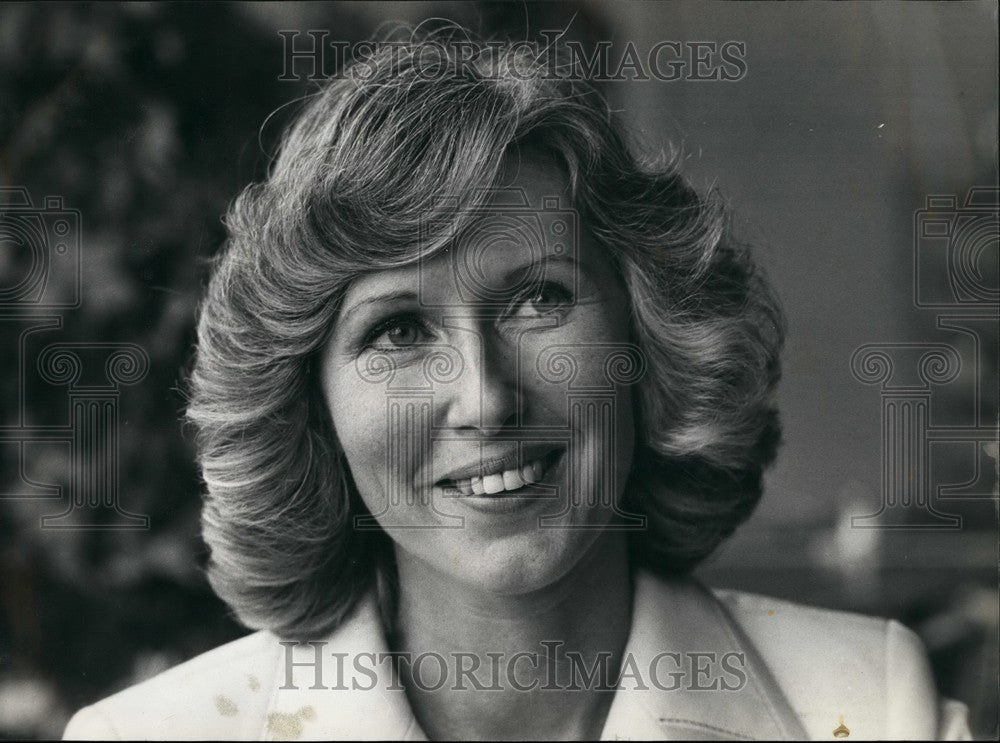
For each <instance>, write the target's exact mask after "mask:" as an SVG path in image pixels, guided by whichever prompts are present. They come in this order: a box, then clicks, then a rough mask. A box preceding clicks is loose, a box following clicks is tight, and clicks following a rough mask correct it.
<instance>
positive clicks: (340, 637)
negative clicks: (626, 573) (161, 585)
mask: <svg viewBox="0 0 1000 743" xmlns="http://www.w3.org/2000/svg"><path fill="white" fill-rule="evenodd" d="M388 653H389V648H388V645H387V643H386V640H385V636H384V633H383V631H382V626H381V622H380V620H379V615H378V611H377V609H376V604H375V600H374V598H373V597H369V598H368V599H366V600H365V601H363V602H362V603H361V604H359V606H358V608H357V609H356V611H355V612H354V614H353V615H352V617H351V618H350V619H349V620H348V621H347V622H345V624H344V625H342V626H341V627H340V628H338V629H337V631H336V632H335V633H334V634H333V635H332V636H331V637H329V638H328V639H327V640H326V641H324V642H317V643H313V644H305V643H301V644H295V645H291V644H290V645H288V646H286V650H285V652H284V653H282V654H281V662H280V663H279V668H278V670H277V674H276V686H277V691H276V693H275V695H274V697H273V699H272V702H271V704H270V705H269V711H268V715H267V721H266V725H267V728H266V730H265V731H264V732H265V736H266V738H267V739H271V740H278V739H282V738H287V737H288V736H289V735H292V737H299V736H301V737H303V738H310V739H328V740H338V739H377V738H381V739H396V740H426V737H425V735H424V733H423V731H422V730H421V729H420V726H419V725H418V724H417V721H416V719H415V718H414V715H413V712H412V710H411V709H410V705H409V702H408V700H407V698H406V694H405V692H404V690H403V687H402V686H401V685H400V684H399V682H398V679H397V676H396V674H395V673H394V669H393V665H392V661H391V658H390V656H389V655H388ZM355 659H359V660H360V661H361V662H360V664H358V665H360V666H361V667H362V668H361V670H359V669H358V668H356V667H355V666H356V664H355ZM289 661H290V662H289ZM625 663H626V664H628V663H631V664H632V665H631V667H630V668H627V669H623V674H622V679H621V683H620V684H619V688H618V690H617V691H616V692H615V697H614V700H613V701H612V704H611V708H610V710H609V712H608V717H607V720H606V722H605V725H604V730H603V732H602V735H601V738H602V740H622V739H632V740H639V739H687V740H691V739H699V740H713V739H714V740H723V739H726V740H729V739H744V740H747V739H749V740H753V739H765V740H786V739H795V738H804V737H805V730H804V729H803V728H802V726H801V723H800V722H799V720H798V718H797V717H796V715H795V713H794V712H793V711H792V709H791V707H790V706H789V704H788V702H787V700H786V699H785V697H784V695H783V694H782V693H781V690H780V688H779V687H778V685H777V683H776V682H775V681H774V678H773V676H772V675H771V672H770V671H769V669H768V668H767V666H766V665H765V663H764V661H763V659H762V658H761V657H760V655H759V653H758V652H757V650H756V649H755V648H754V647H753V645H752V644H751V642H750V641H749V639H748V638H747V637H746V636H745V635H744V634H743V633H742V631H741V630H740V629H739V627H738V625H737V624H736V623H735V622H734V621H733V619H732V618H731V617H730V616H729V614H728V612H727V611H726V610H725V608H724V607H723V606H722V604H721V603H720V602H719V601H718V600H717V599H716V598H715V597H714V595H712V594H711V593H710V592H709V591H707V590H706V589H705V588H704V587H702V586H701V585H700V584H699V583H697V582H695V581H693V580H690V579H684V580H676V581H674V580H670V581H667V580H663V579H661V578H657V577H655V576H653V575H651V574H649V573H645V572H639V573H637V574H636V577H635V594H634V606H633V612H632V628H631V632H630V635H629V639H628V642H627V644H626V648H625Z"/></svg>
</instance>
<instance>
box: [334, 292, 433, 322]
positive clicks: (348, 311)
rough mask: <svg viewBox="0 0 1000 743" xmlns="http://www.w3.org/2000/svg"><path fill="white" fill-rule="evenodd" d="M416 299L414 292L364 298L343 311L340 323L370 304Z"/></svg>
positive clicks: (387, 293) (388, 293) (390, 293)
mask: <svg viewBox="0 0 1000 743" xmlns="http://www.w3.org/2000/svg"><path fill="white" fill-rule="evenodd" d="M416 299H417V294H416V292H411V291H395V292H386V293H384V294H376V295H375V296H373V297H366V298H365V299H362V300H360V301H358V302H355V303H354V304H352V305H351V306H350V307H349V308H348V309H346V310H344V313H343V315H341V321H344V320H347V319H348V318H349V317H350V316H351V315H353V314H354V313H355V312H357V311H358V310H360V309H362V308H363V307H367V306H368V305H370V304H380V303H382V302H400V301H404V300H408V301H415V300H416Z"/></svg>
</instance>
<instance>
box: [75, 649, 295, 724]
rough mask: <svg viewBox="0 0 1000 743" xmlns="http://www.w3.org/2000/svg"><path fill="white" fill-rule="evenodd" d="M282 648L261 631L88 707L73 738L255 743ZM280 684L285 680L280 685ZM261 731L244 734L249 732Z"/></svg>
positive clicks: (78, 718)
mask: <svg viewBox="0 0 1000 743" xmlns="http://www.w3.org/2000/svg"><path fill="white" fill-rule="evenodd" d="M282 650H283V647H282V646H281V644H280V643H279V640H278V638H277V637H276V636H274V635H273V634H271V633H269V632H255V633H253V634H251V635H247V636H246V637H242V638H240V639H238V640H234V641H233V642H229V643H227V644H225V645H221V646H219V647H217V648H214V649H212V650H209V651H208V652H205V653H202V654H201V655H198V656H196V657H194V658H192V659H191V660H188V661H186V662H184V663H181V664H179V665H177V666H174V667H173V668H170V669H168V670H166V671H164V672H163V673H160V674H159V675H157V676H154V677H153V678H150V679H147V680H146V681H143V682H141V683H138V684H136V685H134V686H130V687H129V688H127V689H124V690H123V691H120V692H118V693H117V694H113V695H111V696H109V697H107V698H105V699H102V700H101V701H99V702H96V703H95V704H92V705H90V706H88V707H84V708H83V709H81V710H80V711H78V712H77V713H76V714H75V715H74V716H73V718H72V719H71V720H70V722H69V724H68V725H67V727H66V731H65V733H64V734H63V737H64V738H65V739H67V740H141V739H148V738H150V737H158V736H159V735H163V736H164V737H169V738H171V739H175V740H180V739H191V740H197V739H216V740H232V739H247V738H250V739H255V738H259V736H260V721H261V720H262V719H263V718H264V711H265V710H266V709H267V705H268V702H269V694H268V690H273V689H275V688H276V684H275V678H274V677H275V674H277V673H278V672H279V670H280V662H281V657H282V655H281V652H282ZM278 683H280V681H278ZM248 725H250V726H254V727H255V728H256V729H254V730H250V729H243V728H244V727H246V726H248Z"/></svg>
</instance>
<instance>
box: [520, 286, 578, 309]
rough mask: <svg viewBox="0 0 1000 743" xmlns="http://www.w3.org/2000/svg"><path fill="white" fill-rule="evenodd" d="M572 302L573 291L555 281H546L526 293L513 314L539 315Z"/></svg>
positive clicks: (565, 306)
mask: <svg viewBox="0 0 1000 743" xmlns="http://www.w3.org/2000/svg"><path fill="white" fill-rule="evenodd" d="M572 303H573V293H572V292H571V291H570V290H569V289H567V288H566V287H564V286H563V285H562V284H559V283H557V282H555V281H546V282H543V283H542V284H540V285H539V286H537V287H535V288H533V289H532V290H530V291H529V292H527V293H526V295H525V296H524V298H523V299H522V300H521V301H520V305H519V306H518V307H517V309H516V310H515V312H514V314H515V315H517V316H520V317H540V316H543V315H550V314H553V313H555V312H558V311H560V310H564V309H566V308H568V307H569V305H571V304H572Z"/></svg>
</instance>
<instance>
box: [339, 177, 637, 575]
mask: <svg viewBox="0 0 1000 743" xmlns="http://www.w3.org/2000/svg"><path fill="white" fill-rule="evenodd" d="M507 171H508V175H507V177H506V183H507V185H508V187H509V188H510V189H511V190H510V191H508V192H506V193H504V194H500V193H499V192H498V193H496V194H495V195H494V197H493V201H492V203H491V206H490V208H488V209H485V210H483V211H482V216H481V217H479V218H478V219H477V220H476V222H475V224H474V225H473V227H471V228H470V229H469V230H467V231H466V232H464V233H463V234H462V235H460V236H458V239H456V240H454V241H453V242H452V244H451V247H450V248H449V249H448V250H446V251H444V252H442V253H439V254H437V255H435V256H434V257H433V258H430V259H427V260H424V261H423V262H422V263H421V264H419V265H412V266H409V267H405V268H396V269H389V270H385V271H381V272H376V273H372V274H368V275H365V276H363V277H360V278H358V279H357V280H356V281H355V282H354V283H353V284H352V285H351V286H350V287H349V289H348V291H347V293H346V295H345V298H344V301H343V304H342V306H341V310H340V313H339V316H338V319H337V321H336V326H335V328H334V330H333V332H332V334H331V337H330V339H329V340H328V342H327V345H326V347H325V348H324V351H323V362H322V388H323V394H324V397H325V400H326V404H327V406H328V408H329V411H330V415H331V417H332V420H333V425H334V428H335V430H336V433H337V436H338V439H339V443H340V445H341V447H342V449H343V452H344V455H345V457H346V460H347V463H348V465H349V467H350V471H351V475H352V478H353V480H354V483H355V485H356V486H357V488H358V491H359V493H360V495H361V498H362V499H363V500H364V502H365V504H366V505H367V507H368V509H369V510H370V511H371V513H372V514H373V515H374V517H375V519H376V520H377V521H378V524H379V526H381V528H382V529H384V530H385V531H386V532H387V533H388V534H389V535H390V536H391V537H392V539H393V541H394V543H395V545H396V553H397V560H398V561H399V562H400V567H401V569H403V568H404V565H403V563H404V562H405V561H417V562H411V563H410V565H417V564H419V565H420V566H422V567H429V568H431V569H434V570H436V571H438V572H440V573H443V574H445V575H446V576H448V577H449V578H451V579H454V580H459V581H463V582H467V583H468V584H470V585H472V586H477V587H479V588H485V589H488V590H491V591H495V592H500V593H524V592H528V591H534V590H538V589H541V588H544V587H545V586H546V585H549V584H550V583H552V582H554V581H556V580H558V579H559V578H561V577H563V576H564V575H565V574H566V573H567V572H569V571H570V570H571V569H572V568H573V566H574V565H576V564H577V563H578V562H579V561H580V559H581V558H582V557H583V555H584V554H586V552H587V550H588V549H589V548H590V547H591V546H592V545H593V544H594V541H595V539H596V538H597V536H598V534H600V533H601V532H602V531H605V530H606V529H605V528H604V527H606V526H607V525H608V524H609V522H610V521H611V520H612V519H613V518H614V515H615V513H616V511H617V506H616V504H617V503H619V502H620V496H621V492H622V488H623V485H624V483H625V480H626V476H627V474H628V471H629V469H630V466H631V462H632V450H633V439H634V424H633V411H632V397H631V394H630V389H629V387H628V386H627V385H626V384H617V383H615V381H614V378H615V377H616V374H615V372H614V369H616V368H617V369H621V366H617V365H616V364H619V363H622V362H625V357H626V355H627V354H629V353H630V352H631V346H630V344H629V331H628V314H627V313H628V309H627V308H628V303H627V301H626V296H625V294H624V291H623V289H622V286H621V282H620V280H619V278H618V276H617V273H616V271H615V270H614V268H613V266H612V264H611V262H610V260H609V258H608V256H606V255H605V254H604V251H603V249H602V248H601V247H600V246H598V245H597V244H596V243H595V242H594V241H593V240H592V239H591V238H590V237H588V236H587V235H586V234H585V233H584V234H581V233H582V230H581V229H580V227H579V225H577V224H576V218H575V216H574V214H573V213H572V212H571V211H569V210H565V209H560V208H558V206H553V202H552V201H551V199H552V198H553V197H555V198H560V197H561V202H556V204H559V203H566V202H568V191H567V187H566V181H565V178H564V177H562V176H561V175H559V171H558V170H557V169H555V168H553V167H551V166H547V165H543V164H542V163H541V162H533V161H526V162H522V163H521V164H520V165H519V166H512V167H510V168H508V169H507ZM512 197H514V198H513V201H511V198H512ZM518 199H521V201H522V203H521V204H520V205H519V204H518V203H517V202H518ZM543 200H544V201H543ZM525 203H526V204H527V206H525ZM627 363H628V362H625V365H626V366H627ZM609 369H610V370H611V372H610V376H609ZM619 381H621V379H620V377H619Z"/></svg>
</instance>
